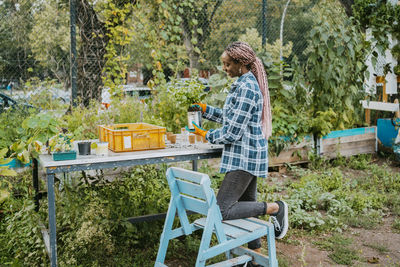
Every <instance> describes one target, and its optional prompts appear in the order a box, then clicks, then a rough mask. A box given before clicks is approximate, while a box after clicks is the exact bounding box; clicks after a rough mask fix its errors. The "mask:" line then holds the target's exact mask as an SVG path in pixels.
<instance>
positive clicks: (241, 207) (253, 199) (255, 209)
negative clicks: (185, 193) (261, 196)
mask: <svg viewBox="0 0 400 267" xmlns="http://www.w3.org/2000/svg"><path fill="white" fill-rule="evenodd" d="M217 204H218V205H219V208H220V210H221V214H222V218H223V219H224V220H234V219H241V218H248V217H258V216H260V215H265V213H266V211H267V203H266V202H257V177H256V176H254V175H252V174H251V173H248V172H246V171H242V170H237V171H231V172H228V173H226V175H225V178H224V180H223V181H222V184H221V187H220V189H219V191H218V195H217ZM248 247H249V248H250V249H256V248H260V247H261V239H259V238H258V239H256V240H254V241H251V242H249V244H248Z"/></svg>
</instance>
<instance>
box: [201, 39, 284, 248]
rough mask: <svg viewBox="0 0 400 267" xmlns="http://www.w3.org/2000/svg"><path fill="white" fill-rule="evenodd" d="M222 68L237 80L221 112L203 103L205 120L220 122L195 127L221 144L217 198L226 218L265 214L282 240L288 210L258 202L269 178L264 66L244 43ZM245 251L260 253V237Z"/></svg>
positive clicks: (269, 124)
mask: <svg viewBox="0 0 400 267" xmlns="http://www.w3.org/2000/svg"><path fill="white" fill-rule="evenodd" d="M221 59H222V63H223V70H224V71H225V72H226V73H227V74H228V75H229V76H230V77H239V78H238V79H237V80H236V81H235V82H234V83H233V84H232V86H231V90H230V92H229V94H228V96H227V98H226V100H225V104H224V107H223V109H219V108H215V107H212V106H209V105H207V104H204V103H194V105H197V106H198V107H199V108H201V111H202V114H203V117H204V118H206V119H209V120H211V121H215V122H217V123H220V124H222V127H221V128H218V129H211V130H209V131H206V130H204V129H202V128H200V127H198V126H197V125H195V130H194V131H193V132H194V133H195V134H198V135H201V136H203V137H205V138H206V139H207V140H208V141H209V142H210V143H212V144H224V149H223V152H222V158H221V166H220V172H221V173H226V174H225V178H224V180H223V181H222V185H221V187H220V189H219V192H218V195H217V203H218V205H219V207H220V209H221V213H222V217H223V219H224V220H232V219H239V218H247V217H256V216H260V215H265V214H269V215H271V220H272V222H273V223H274V225H275V237H276V238H277V239H281V238H283V237H284V236H285V235H286V232H287V229H288V223H289V222H288V207H287V204H286V203H285V202H284V201H276V202H274V203H266V202H257V177H267V175H268V140H267V139H268V137H269V136H270V135H271V132H272V118H271V109H270V101H269V92H268V83H267V79H266V74H265V70H264V66H263V64H262V62H261V60H260V59H259V58H258V57H256V55H255V53H254V51H253V49H252V48H251V47H250V46H249V45H248V44H247V43H244V42H234V43H232V44H230V45H229V46H228V47H227V48H226V49H225V51H224V53H223V54H222V56H221ZM249 248H250V249H254V250H256V251H257V252H260V251H261V241H260V240H259V239H257V240H254V241H252V242H250V243H249Z"/></svg>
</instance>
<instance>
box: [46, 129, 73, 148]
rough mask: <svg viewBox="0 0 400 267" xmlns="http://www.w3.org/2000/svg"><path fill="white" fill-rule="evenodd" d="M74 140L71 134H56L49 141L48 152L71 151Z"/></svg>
mask: <svg viewBox="0 0 400 267" xmlns="http://www.w3.org/2000/svg"><path fill="white" fill-rule="evenodd" d="M73 142H74V139H73V135H72V134H62V133H59V134H56V135H54V136H53V137H51V138H50V139H49V151H50V152H66V151H70V150H72V145H73Z"/></svg>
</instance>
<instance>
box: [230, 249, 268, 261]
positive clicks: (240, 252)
mask: <svg viewBox="0 0 400 267" xmlns="http://www.w3.org/2000/svg"><path fill="white" fill-rule="evenodd" d="M232 253H233V254H235V255H249V256H251V257H252V258H253V261H254V262H256V263H257V264H261V266H271V265H270V262H269V258H268V256H266V255H263V254H261V253H257V252H255V251H254V250H252V249H249V248H245V247H242V246H241V247H237V248H234V249H232Z"/></svg>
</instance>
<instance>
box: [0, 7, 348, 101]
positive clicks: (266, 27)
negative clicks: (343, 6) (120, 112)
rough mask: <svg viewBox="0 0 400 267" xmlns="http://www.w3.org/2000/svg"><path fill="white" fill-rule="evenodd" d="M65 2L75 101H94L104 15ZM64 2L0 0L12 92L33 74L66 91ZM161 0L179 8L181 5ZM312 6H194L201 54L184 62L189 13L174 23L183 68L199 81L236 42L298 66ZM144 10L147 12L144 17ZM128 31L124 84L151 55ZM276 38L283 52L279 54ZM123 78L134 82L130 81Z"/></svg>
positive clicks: (1, 63) (2, 75)
mask: <svg viewBox="0 0 400 267" xmlns="http://www.w3.org/2000/svg"><path fill="white" fill-rule="evenodd" d="M71 1H75V4H76V9H75V10H72V12H75V15H76V33H77V42H76V49H77V66H78V69H77V86H78V96H80V97H83V98H85V97H86V98H95V99H98V98H99V95H100V94H101V88H102V87H103V84H102V77H103V76H104V75H105V73H104V65H105V59H104V55H105V53H106V46H107V42H108V41H109V39H108V37H107V36H108V35H107V34H106V33H107V32H106V28H105V22H104V20H103V18H104V16H102V14H101V10H99V9H98V8H96V6H95V5H96V3H97V2H101V1H87V0H71ZM71 1H57V0H37V1H32V0H1V1H0V21H1V22H0V47H1V49H0V84H1V88H2V89H6V87H7V85H8V84H9V83H10V82H14V86H15V87H19V88H22V86H23V84H24V83H25V82H26V81H28V80H29V79H30V78H32V77H38V78H39V79H40V80H43V79H46V78H50V79H56V80H57V81H58V82H59V83H61V84H63V85H64V87H65V88H66V89H70V88H71V71H70V67H71V57H70V49H71V38H70V32H71V26H70V19H71V13H70V2H71ZM126 2H130V3H132V2H135V1H126ZM158 2H160V1H158ZM161 2H163V1H161ZM164 2H166V3H169V4H177V5H179V3H183V2H184V1H172V0H171V1H164ZM319 2H320V1H317V0H304V1H299V0H284V1H282V0H230V1H221V0H201V1H197V5H198V6H199V7H200V8H198V10H199V12H197V13H196V14H195V15H196V18H197V19H198V24H197V26H193V27H192V28H191V30H195V31H197V32H199V30H198V29H201V30H202V37H201V38H202V39H201V38H200V35H201V34H197V37H198V38H199V41H201V43H200V44H199V43H198V44H197V47H198V48H199V52H200V54H199V55H198V57H194V58H193V57H192V58H191V56H190V55H191V54H190V53H191V51H190V49H192V48H193V47H190V45H189V46H188V45H187V43H185V36H184V34H185V29H184V27H185V25H184V23H183V22H184V21H185V19H187V20H189V19H193V18H192V17H186V18H185V16H191V15H193V14H180V16H181V18H183V22H182V23H181V24H180V25H178V27H180V29H181V32H182V38H181V40H182V41H181V43H180V45H181V48H182V49H183V53H186V55H187V57H186V60H184V62H183V68H182V70H183V69H184V68H185V67H194V68H198V69H201V70H205V72H203V76H207V75H209V74H210V73H212V71H215V70H216V67H217V66H218V65H220V64H221V63H220V55H221V54H222V52H223V50H224V48H225V47H226V46H227V45H228V44H229V43H231V42H233V41H237V40H242V41H246V42H248V43H249V44H250V45H251V46H252V47H253V49H254V50H255V51H256V52H261V51H263V50H267V51H268V52H269V53H270V54H271V55H272V56H273V57H274V58H276V59H279V58H281V59H283V60H284V61H287V62H290V61H291V60H292V58H293V57H294V56H296V57H297V58H298V59H299V61H300V62H304V61H305V60H306V56H305V53H304V51H306V49H307V46H308V35H309V32H310V31H311V30H312V28H313V27H314V26H315V24H316V20H315V18H316V17H317V16H320V15H319V14H320V13H321V12H320V10H321V9H323V8H324V7H323V6H321V5H319ZM324 2H326V3H329V4H330V5H333V6H335V5H336V6H338V9H339V6H340V4H339V2H338V1H334V0H331V1H329V0H325V1H324ZM132 5H135V4H132ZM143 6H145V7H146V8H149V7H150V6H151V5H142V6H141V7H136V9H133V14H131V16H132V17H133V18H134V19H132V21H131V23H132V24H135V23H138V20H137V17H136V16H138V14H140V12H143V10H140V9H139V8H143ZM200 11H201V12H200ZM135 12H137V13H135ZM202 12H203V13H202ZM338 12H342V11H338ZM148 13H149V14H151V12H148ZM325 15H326V14H325ZM202 16H203V17H202ZM335 16H336V15H335V14H331V15H330V16H329V15H328V16H326V22H327V23H336V22H337V21H336V20H337V18H336V17H335ZM130 29H136V30H137V31H139V32H138V33H139V34H135V35H134V36H133V40H132V42H131V43H129V44H126V45H125V47H124V48H123V51H127V52H128V53H130V59H129V60H127V61H126V64H127V66H128V74H127V76H128V77H127V78H128V79H127V82H128V83H129V82H132V81H133V82H136V83H146V82H147V81H148V76H151V71H152V69H151V67H150V68H149V64H146V63H148V62H150V61H151V53H150V50H149V49H148V47H144V46H143V45H144V44H143V43H141V41H140V40H139V39H138V40H136V39H135V38H139V37H140V33H141V32H140V31H146V30H145V29H139V28H138V27H136V26H132V27H130ZM204 29H205V30H204ZM205 31H206V32H205ZM192 33H193V32H192ZM193 36H194V35H193ZM141 38H143V37H141ZM200 39H201V40H200ZM281 41H282V52H281V51H280V47H281V46H280V42H281ZM175 42H176V41H175ZM263 44H264V45H263ZM175 57H178V56H177V53H171V54H170V55H169V57H168V59H167V61H168V62H169V63H170V65H171V62H172V65H173V64H174V62H176V61H178V58H175ZM193 60H194V61H193ZM164 71H165V72H166V73H167V74H169V75H176V73H174V71H171V69H168V68H165V69H164ZM130 76H134V77H137V79H133V80H132V79H129V77H130ZM79 92H80V93H79Z"/></svg>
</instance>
